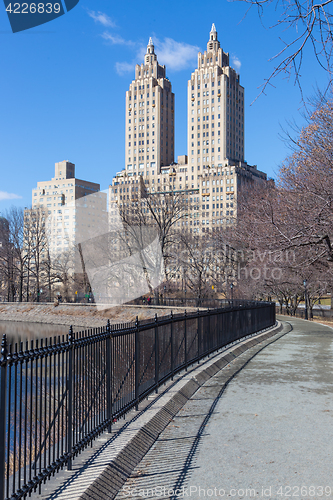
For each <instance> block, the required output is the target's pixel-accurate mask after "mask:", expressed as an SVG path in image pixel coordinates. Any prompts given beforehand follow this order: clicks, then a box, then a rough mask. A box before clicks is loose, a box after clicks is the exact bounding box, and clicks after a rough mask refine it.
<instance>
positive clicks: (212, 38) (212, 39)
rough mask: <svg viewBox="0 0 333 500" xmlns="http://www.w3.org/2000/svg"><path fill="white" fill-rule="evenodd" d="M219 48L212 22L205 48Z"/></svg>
mask: <svg viewBox="0 0 333 500" xmlns="http://www.w3.org/2000/svg"><path fill="white" fill-rule="evenodd" d="M212 43H213V44H212ZM219 48H220V44H219V41H218V39H217V31H216V28H215V24H214V23H213V24H212V29H211V30H210V33H209V42H208V46H207V50H217V49H219Z"/></svg>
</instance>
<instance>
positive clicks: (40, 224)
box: [23, 208, 48, 302]
mask: <svg viewBox="0 0 333 500" xmlns="http://www.w3.org/2000/svg"><path fill="white" fill-rule="evenodd" d="M45 218H46V216H45V213H44V211H43V210H42V209H40V208H34V209H30V210H26V211H25V213H24V250H23V251H24V252H25V254H26V255H27V257H26V267H27V274H28V276H27V293H28V300H29V296H30V289H31V284H32V283H33V286H34V289H35V291H34V294H35V298H36V301H37V302H39V299H40V295H41V293H42V292H41V290H42V286H43V285H44V284H45V286H47V262H48V239H47V231H46V220H45Z"/></svg>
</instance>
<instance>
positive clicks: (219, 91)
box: [110, 24, 267, 233]
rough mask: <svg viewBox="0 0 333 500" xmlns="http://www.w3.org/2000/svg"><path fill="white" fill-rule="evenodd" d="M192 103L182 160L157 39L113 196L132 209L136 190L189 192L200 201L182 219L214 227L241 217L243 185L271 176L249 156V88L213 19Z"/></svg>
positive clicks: (141, 76) (129, 96) (130, 99)
mask: <svg viewBox="0 0 333 500" xmlns="http://www.w3.org/2000/svg"><path fill="white" fill-rule="evenodd" d="M187 107H188V111H187V113H188V116H187V155H183V156H178V159H177V162H175V161H174V160H175V159H174V151H175V96H174V94H173V92H172V87H171V82H170V80H169V79H168V78H167V77H166V69H165V66H161V65H160V64H159V63H158V61H157V55H156V54H155V48H154V45H153V41H152V39H151V38H150V39H149V43H148V46H147V52H146V54H145V57H144V62H143V63H142V64H141V65H136V68H135V80H133V81H132V83H131V84H130V87H129V90H128V91H127V92H126V131H125V168H124V169H123V170H122V171H121V172H118V173H117V174H116V176H115V177H114V179H113V181H112V184H111V185H110V194H111V198H112V199H113V200H114V201H115V202H116V203H117V204H121V205H122V206H124V205H125V208H127V209H129V210H130V209H131V208H132V210H133V208H135V200H136V196H137V195H135V193H136V192H138V193H141V194H144V193H146V194H147V193H149V194H153V193H154V194H158V192H168V191H169V192H170V190H172V191H177V192H182V191H183V192H184V193H185V194H186V199H188V201H189V202H191V203H194V205H193V207H192V208H193V210H191V213H190V215H189V216H188V217H187V220H186V221H185V220H184V221H182V225H186V226H187V227H186V229H188V230H189V232H191V233H192V232H193V233H202V232H213V231H216V230H218V229H222V227H224V226H226V225H228V224H232V223H233V222H234V221H235V220H236V217H237V192H238V191H239V190H240V189H242V187H243V186H244V185H246V184H248V183H249V182H250V183H253V182H257V181H259V182H263V181H265V180H266V179H267V176H266V174H265V173H263V172H260V171H259V170H257V167H256V166H250V165H248V164H247V163H246V162H245V160H244V132H245V131H244V88H243V87H242V86H241V85H240V78H239V74H238V73H237V72H236V71H235V70H234V69H233V68H232V67H231V66H230V63H229V54H227V53H225V52H224V51H223V50H222V49H221V47H220V42H219V41H218V38H217V31H216V28H215V25H214V24H213V25H212V28H211V31H210V34H209V41H208V43H207V50H206V51H205V52H204V53H203V54H202V53H201V52H199V54H198V67H197V69H195V71H194V72H193V73H192V75H191V79H190V80H189V81H188V91H187ZM133 184H139V186H136V187H134V186H133ZM129 185H132V187H130V186H129ZM131 193H134V195H132V196H131ZM133 196H134V198H133ZM194 208H195V209H196V210H194ZM129 213H130V212H129ZM178 225H180V222H178Z"/></svg>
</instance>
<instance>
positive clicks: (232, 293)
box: [230, 283, 234, 302]
mask: <svg viewBox="0 0 333 500" xmlns="http://www.w3.org/2000/svg"><path fill="white" fill-rule="evenodd" d="M230 296H231V301H232V302H233V301H234V284H233V283H230Z"/></svg>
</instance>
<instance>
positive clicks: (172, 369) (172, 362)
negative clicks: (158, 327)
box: [170, 311, 175, 380]
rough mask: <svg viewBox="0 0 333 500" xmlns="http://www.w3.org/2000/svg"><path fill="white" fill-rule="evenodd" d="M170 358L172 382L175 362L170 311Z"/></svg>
mask: <svg viewBox="0 0 333 500" xmlns="http://www.w3.org/2000/svg"><path fill="white" fill-rule="evenodd" d="M170 356H171V380H173V376H174V370H175V360H174V359H173V312H172V311H171V324H170Z"/></svg>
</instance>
